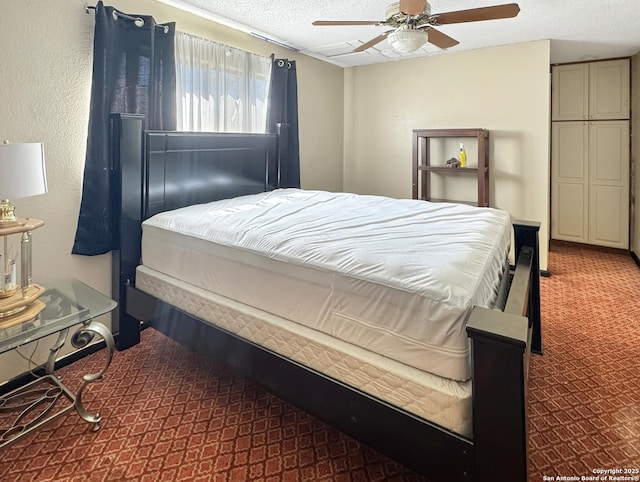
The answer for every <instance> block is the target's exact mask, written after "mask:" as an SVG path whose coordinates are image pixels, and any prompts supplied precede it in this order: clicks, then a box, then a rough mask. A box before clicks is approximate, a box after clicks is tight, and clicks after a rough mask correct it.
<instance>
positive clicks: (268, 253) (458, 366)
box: [142, 189, 510, 380]
mask: <svg viewBox="0 0 640 482" xmlns="http://www.w3.org/2000/svg"><path fill="white" fill-rule="evenodd" d="M509 242H510V222H509V215H508V213H506V212H504V211H499V210H495V209H490V208H475V207H471V206H466V205H460V204H450V203H429V202H425V201H417V200H397V199H389V198H383V197H378V196H359V195H355V194H344V193H328V192H321V191H303V190H296V189H285V190H277V191H274V192H271V193H263V194H257V195H252V196H244V197H240V198H235V199H229V200H223V201H218V202H215V203H211V204H206V205H196V206H189V207H187V208H182V209H178V210H175V211H171V212H166V213H161V214H158V215H156V216H154V217H152V218H151V219H149V220H147V221H145V223H144V224H143V243H142V245H143V262H144V264H145V265H147V266H149V267H150V268H152V269H155V270H157V271H159V272H162V273H165V274H167V275H169V276H173V277H175V278H178V279H182V280H184V281H186V282H188V283H191V284H193V285H194V286H198V287H201V288H204V289H207V290H210V291H212V292H215V293H218V294H221V295H222V296H226V297H228V298H231V299H234V300H236V301H239V302H242V303H245V304H248V305H250V306H255V307H257V308H259V309H262V310H264V311H267V312H270V313H274V314H276V315H278V316H282V317H283V318H286V319H290V320H292V321H295V322H298V323H301V324H304V325H307V326H310V327H313V328H315V329H318V330H320V331H322V332H325V333H327V334H329V335H332V336H334V337H336V338H339V339H343V340H345V341H347V342H350V343H352V344H355V345H357V346H361V347H363V348H365V349H368V350H371V351H374V352H376V353H380V354H382V355H384V356H387V357H389V358H392V359H395V360H398V361H400V362H402V363H406V364H408V365H410V366H414V367H416V368H419V369H421V370H425V371H428V372H431V373H435V374H437V375H439V376H443V377H446V378H451V379H456V380H465V379H468V378H469V377H470V367H469V356H468V351H469V342H468V338H467V336H466V333H465V329H464V327H465V322H466V317H467V315H468V313H469V312H470V310H471V308H472V307H473V306H475V305H479V306H491V304H492V303H493V301H494V300H495V297H496V293H497V287H498V285H499V281H500V276H501V273H502V267H503V264H504V260H505V258H506V256H507V253H508V247H509Z"/></svg>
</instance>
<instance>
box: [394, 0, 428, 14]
mask: <svg viewBox="0 0 640 482" xmlns="http://www.w3.org/2000/svg"><path fill="white" fill-rule="evenodd" d="M426 4H427V2H426V0H400V12H401V13H404V14H405V15H420V14H421V13H422V12H424V7H425V6H426Z"/></svg>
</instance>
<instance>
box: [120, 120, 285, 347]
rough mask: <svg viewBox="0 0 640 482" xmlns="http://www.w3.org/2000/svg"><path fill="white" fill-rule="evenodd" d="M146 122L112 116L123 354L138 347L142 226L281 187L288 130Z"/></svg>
mask: <svg viewBox="0 0 640 482" xmlns="http://www.w3.org/2000/svg"><path fill="white" fill-rule="evenodd" d="M143 125H144V117H143V116H139V115H134V114H113V115H112V117H111V157H112V160H113V166H112V167H113V171H112V172H113V176H114V178H113V179H112V184H113V186H115V187H116V191H117V195H116V196H115V197H116V200H117V202H118V203H119V206H115V209H114V210H113V211H114V212H116V213H117V215H118V216H119V218H118V219H115V220H114V223H113V225H114V226H118V227H119V229H118V245H119V246H120V249H119V250H118V251H114V253H113V257H112V296H113V298H114V299H115V300H116V301H118V303H119V307H118V309H117V310H116V313H115V314H114V316H113V321H112V326H113V331H114V332H117V334H118V338H117V339H118V342H117V344H118V348H119V349H123V348H126V347H128V346H131V345H134V344H136V343H138V341H139V339H140V327H139V321H138V320H134V319H132V318H131V317H130V316H129V315H127V314H126V299H125V296H126V290H125V286H126V285H127V284H135V270H136V267H137V266H138V264H140V243H141V238H142V226H141V224H142V221H144V220H145V219H147V218H148V217H151V216H153V215H154V214H157V213H159V212H162V211H168V210H172V209H177V208H180V207H184V206H189V205H192V204H201V203H207V202H211V201H217V200H220V199H228V198H232V197H237V196H243V195H247V194H256V193H259V192H264V191H269V190H273V189H276V188H278V187H279V177H280V165H281V163H282V162H284V160H285V158H286V155H287V153H286V145H287V144H286V142H280V139H281V138H283V137H284V136H286V133H287V128H288V125H287V124H280V125H279V126H278V133H277V134H244V133H211V132H175V131H172V132H164V131H144V130H143Z"/></svg>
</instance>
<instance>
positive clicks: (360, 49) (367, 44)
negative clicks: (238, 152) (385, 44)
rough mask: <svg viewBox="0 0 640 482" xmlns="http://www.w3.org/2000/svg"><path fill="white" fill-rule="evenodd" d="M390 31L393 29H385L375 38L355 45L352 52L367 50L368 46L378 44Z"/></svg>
mask: <svg viewBox="0 0 640 482" xmlns="http://www.w3.org/2000/svg"><path fill="white" fill-rule="evenodd" d="M391 32H393V30H387V31H386V32H384V33H381V34H380V35H378V36H377V37H376V38H372V39H371V40H369V41H368V42H365V43H363V44H362V45H360V46H359V47H356V48H355V49H353V51H354V52H362V51H364V50H367V49H368V48H369V47H373V46H374V45H376V44H379V43H380V42H382V41H383V40H384V39H386V38H387V36H388V35H389V34H390V33H391Z"/></svg>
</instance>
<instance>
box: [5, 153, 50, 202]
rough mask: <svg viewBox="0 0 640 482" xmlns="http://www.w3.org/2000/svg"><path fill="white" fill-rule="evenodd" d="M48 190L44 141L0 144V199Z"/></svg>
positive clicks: (16, 197) (30, 194) (42, 192)
mask: <svg viewBox="0 0 640 482" xmlns="http://www.w3.org/2000/svg"><path fill="white" fill-rule="evenodd" d="M46 192H47V173H46V172H45V168H44V146H43V144H42V143H28V144H0V199H11V200H13V199H19V198H23V197H29V196H37V195H38V194H45V193H46Z"/></svg>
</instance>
